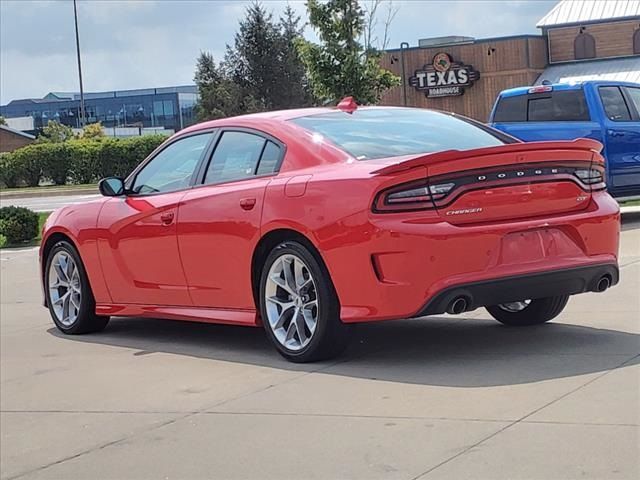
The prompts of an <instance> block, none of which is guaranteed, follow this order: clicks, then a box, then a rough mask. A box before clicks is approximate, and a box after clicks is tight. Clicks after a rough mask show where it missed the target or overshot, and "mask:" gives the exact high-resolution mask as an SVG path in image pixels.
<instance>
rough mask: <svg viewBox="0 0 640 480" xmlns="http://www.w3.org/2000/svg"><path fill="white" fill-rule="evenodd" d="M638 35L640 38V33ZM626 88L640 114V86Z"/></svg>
mask: <svg viewBox="0 0 640 480" xmlns="http://www.w3.org/2000/svg"><path fill="white" fill-rule="evenodd" d="M639 32H640V30H639ZM638 37H639V38H640V35H638ZM625 88H626V90H627V93H628V94H629V98H631V101H632V102H633V104H634V105H635V107H636V112H638V113H639V114H640V88H635V87H625Z"/></svg>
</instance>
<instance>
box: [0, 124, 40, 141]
mask: <svg viewBox="0 0 640 480" xmlns="http://www.w3.org/2000/svg"><path fill="white" fill-rule="evenodd" d="M0 130H4V131H6V132H9V133H13V134H14V135H19V136H21V137H25V138H28V139H29V140H35V139H36V137H34V136H33V135H29V134H28V133H24V132H21V131H20V130H16V129H15V128H11V127H7V126H6V125H0Z"/></svg>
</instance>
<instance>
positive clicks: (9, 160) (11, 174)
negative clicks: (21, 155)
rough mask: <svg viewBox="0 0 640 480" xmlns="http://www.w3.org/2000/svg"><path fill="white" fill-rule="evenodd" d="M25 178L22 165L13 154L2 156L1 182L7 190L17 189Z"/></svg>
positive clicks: (0, 164) (0, 157)
mask: <svg viewBox="0 0 640 480" xmlns="http://www.w3.org/2000/svg"><path fill="white" fill-rule="evenodd" d="M23 178H24V172H23V168H22V164H21V163H20V162H19V161H18V160H17V159H16V157H15V156H14V155H12V154H11V153H8V152H7V153H2V154H0V182H2V183H3V184H4V186H5V187H7V188H15V187H17V186H18V185H19V184H20V182H21V181H22V179H23Z"/></svg>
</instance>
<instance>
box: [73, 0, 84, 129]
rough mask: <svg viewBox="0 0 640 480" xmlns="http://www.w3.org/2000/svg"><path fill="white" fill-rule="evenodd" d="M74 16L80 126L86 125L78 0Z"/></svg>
mask: <svg viewBox="0 0 640 480" xmlns="http://www.w3.org/2000/svg"><path fill="white" fill-rule="evenodd" d="M73 17H74V19H75V24H76V53H77V56H78V79H79V80H80V127H84V125H85V111H84V90H83V88H82V63H81V62H80V34H79V33H78V8H77V6H76V0H73Z"/></svg>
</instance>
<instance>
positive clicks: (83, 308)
mask: <svg viewBox="0 0 640 480" xmlns="http://www.w3.org/2000/svg"><path fill="white" fill-rule="evenodd" d="M44 285H45V295H46V296H47V305H48V306H49V312H50V313H51V318H52V319H53V322H54V323H55V325H56V327H58V330H60V331H61V332H63V333H66V334H70V335H74V334H81V333H90V332H97V331H100V330H102V329H104V327H106V326H107V323H109V317H103V316H99V315H96V314H95V307H96V303H95V300H94V298H93V293H92V292H91V285H90V284H89V279H88V278H87V273H86V272H85V269H84V265H83V264H82V260H81V259H80V255H78V252H77V251H76V249H75V247H74V246H73V245H71V244H70V243H69V242H66V241H61V242H58V243H56V244H55V245H54V246H53V248H52V249H51V251H50V252H49V256H48V257H47V263H46V267H45V272H44Z"/></svg>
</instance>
